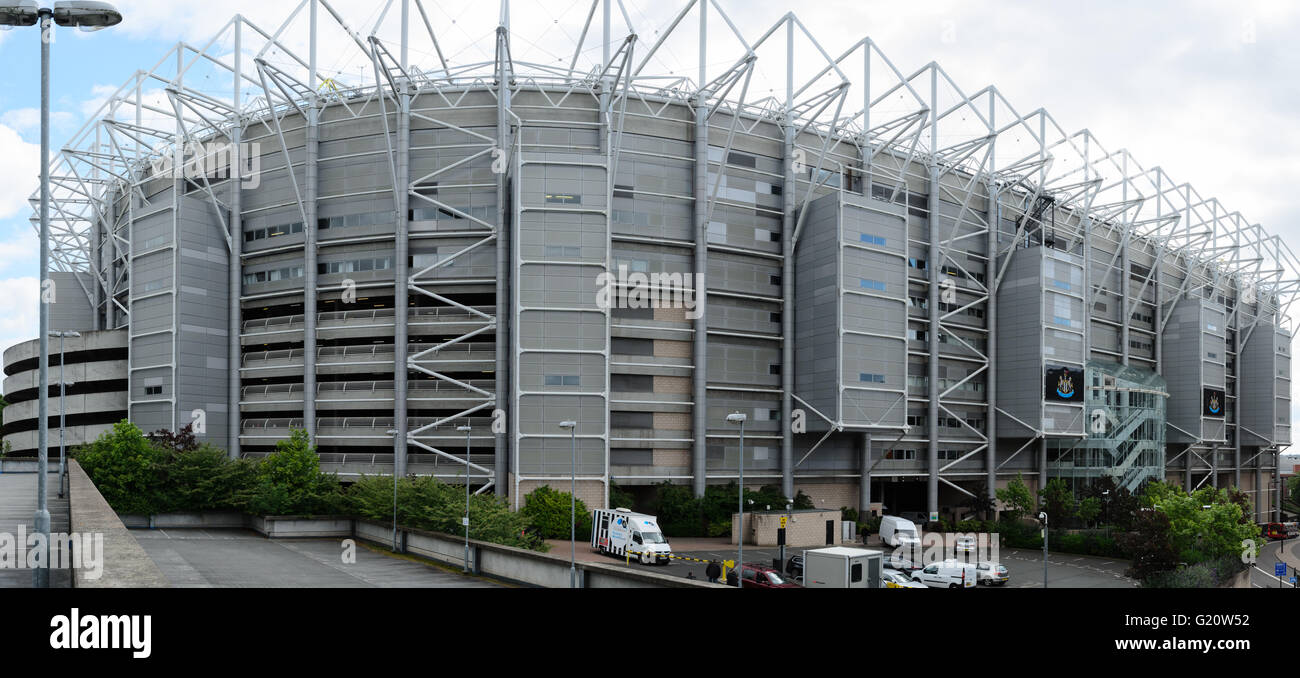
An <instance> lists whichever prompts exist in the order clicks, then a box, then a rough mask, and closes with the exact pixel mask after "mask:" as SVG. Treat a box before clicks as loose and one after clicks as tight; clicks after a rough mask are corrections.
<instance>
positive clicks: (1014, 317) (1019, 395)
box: [994, 248, 1043, 429]
mask: <svg viewBox="0 0 1300 678" xmlns="http://www.w3.org/2000/svg"><path fill="white" fill-rule="evenodd" d="M1042 294H1043V293H1042V253H1041V252H1040V251H1039V248H1031V249H1024V250H1018V251H1017V252H1016V253H1015V255H1014V256H1013V257H1012V260H1011V264H1010V265H1009V266H1008V268H1007V273H1006V276H1005V277H1004V278H1003V280H1002V285H1001V286H1000V287H999V289H998V309H999V313H998V326H997V328H995V330H994V331H996V332H997V333H998V334H997V337H998V348H997V360H998V373H997V375H996V378H997V380H998V405H999V407H1001V408H1002V409H1004V410H1006V411H1007V412H1010V413H1011V414H1012V415H1014V416H1015V417H1017V418H1019V419H1021V420H1022V421H1024V422H1025V423H1027V424H1029V425H1030V426H1034V427H1039V426H1040V425H1041V421H1040V413H1041V408H1042V402H1043V371H1042V370H1043V356H1042V342H1043V318H1042V315H1041V313H1042V311H1041V309H1042ZM1017 429H1019V427H1018V425H1017Z"/></svg>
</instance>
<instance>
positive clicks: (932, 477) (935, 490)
mask: <svg viewBox="0 0 1300 678" xmlns="http://www.w3.org/2000/svg"><path fill="white" fill-rule="evenodd" d="M929 184H930V185H929V188H928V190H929V200H928V202H927V204H926V206H927V207H928V208H929V210H930V215H929V229H928V232H929V238H930V251H929V255H928V256H927V263H926V270H928V271H929V273H930V285H929V299H928V300H927V302H926V303H927V304H928V306H929V309H928V310H929V314H930V325H929V336H928V342H927V343H928V345H929V349H930V355H929V363H928V369H929V372H928V375H929V397H930V402H929V403H928V404H927V406H926V426H925V430H926V432H927V433H928V442H927V452H926V457H925V458H926V465H925V468H926V470H927V471H928V477H927V478H926V481H927V482H926V503H925V508H926V510H927V511H928V512H930V513H935V512H936V511H938V510H939V393H940V389H939V317H940V315H941V314H940V313H939V301H940V296H939V283H940V279H939V275H940V271H942V270H943V266H942V261H941V259H942V254H940V251H939V237H940V235H939V232H940V230H941V229H940V227H939V214H938V213H939V168H938V167H937V166H935V165H933V164H932V165H931V166H930V181H929Z"/></svg>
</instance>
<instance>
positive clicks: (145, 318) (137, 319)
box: [131, 294, 175, 334]
mask: <svg viewBox="0 0 1300 678" xmlns="http://www.w3.org/2000/svg"><path fill="white" fill-rule="evenodd" d="M174 320H175V318H174V316H173V315H172V297H171V295H170V294H167V295H162V296H157V297H150V298H148V299H137V300H136V301H135V302H134V304H133V308H132V309H131V321H132V322H131V331H132V333H133V334H144V333H146V332H153V331H156V330H167V329H171V328H172V325H173V324H174Z"/></svg>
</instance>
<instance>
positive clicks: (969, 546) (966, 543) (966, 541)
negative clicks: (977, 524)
mask: <svg viewBox="0 0 1300 678" xmlns="http://www.w3.org/2000/svg"><path fill="white" fill-rule="evenodd" d="M955 548H956V549H957V553H966V554H970V553H975V551H976V549H978V548H979V546H978V545H977V544H976V543H975V537H969V536H968V537H957V545H956V547H955Z"/></svg>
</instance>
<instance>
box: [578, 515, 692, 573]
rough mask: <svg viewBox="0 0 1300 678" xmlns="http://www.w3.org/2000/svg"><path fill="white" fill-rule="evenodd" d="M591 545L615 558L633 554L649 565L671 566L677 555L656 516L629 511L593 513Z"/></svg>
mask: <svg viewBox="0 0 1300 678" xmlns="http://www.w3.org/2000/svg"><path fill="white" fill-rule="evenodd" d="M591 546H592V548H594V549H597V550H599V551H600V552H601V553H605V554H609V555H615V556H627V555H628V552H629V551H630V552H631V554H632V555H634V556H636V558H637V560H639V561H641V562H642V563H643V564H646V565H650V564H652V563H667V562H668V561H669V560H671V558H669V555H670V554H671V553H672V552H673V548H672V547H671V546H669V545H668V540H667V539H665V538H664V533H663V531H662V530H660V529H659V523H658V522H657V521H656V519H655V517H654V516H648V515H646V514H644V513H633V512H632V511H631V510H629V509H625V508H617V509H612V510H611V509H596V510H594V511H592V512H591Z"/></svg>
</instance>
